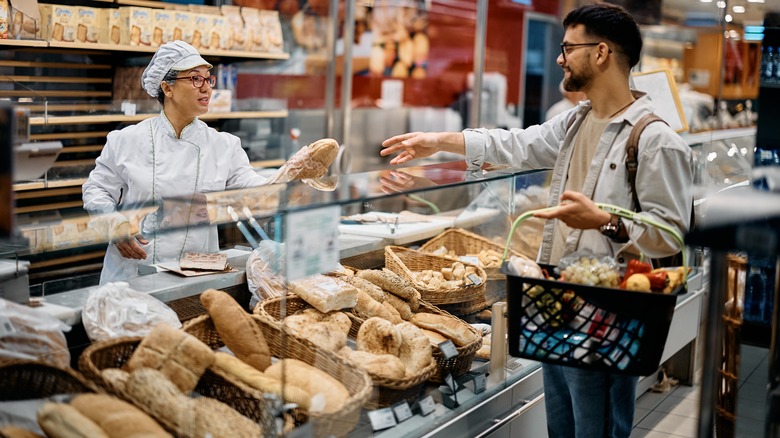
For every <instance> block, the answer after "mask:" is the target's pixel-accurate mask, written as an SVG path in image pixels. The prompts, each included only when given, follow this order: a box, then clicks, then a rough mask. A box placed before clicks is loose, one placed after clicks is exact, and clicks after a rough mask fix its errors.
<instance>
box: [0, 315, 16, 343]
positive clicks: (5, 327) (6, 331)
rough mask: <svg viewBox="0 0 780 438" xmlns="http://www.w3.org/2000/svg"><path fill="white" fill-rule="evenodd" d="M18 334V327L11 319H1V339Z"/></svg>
mask: <svg viewBox="0 0 780 438" xmlns="http://www.w3.org/2000/svg"><path fill="white" fill-rule="evenodd" d="M15 332H16V327H14V325H13V324H12V323H11V318H7V317H4V316H2V317H0V338H2V337H4V336H7V335H11V334H13V333H15Z"/></svg>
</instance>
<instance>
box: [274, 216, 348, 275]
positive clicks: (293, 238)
mask: <svg viewBox="0 0 780 438" xmlns="http://www.w3.org/2000/svg"><path fill="white" fill-rule="evenodd" d="M340 220H341V208H340V207H338V206H329V207H323V208H317V209H314V210H306V211H301V212H295V213H288V214H287V216H286V217H285V222H286V227H285V230H287V232H286V237H285V239H286V241H285V243H286V244H287V253H286V258H287V260H286V262H287V265H286V266H287V281H293V280H298V279H301V278H305V277H309V276H312V275H315V274H319V273H322V272H330V271H332V270H334V269H336V266H338V262H339V247H338V237H339V229H338V226H339V221H340Z"/></svg>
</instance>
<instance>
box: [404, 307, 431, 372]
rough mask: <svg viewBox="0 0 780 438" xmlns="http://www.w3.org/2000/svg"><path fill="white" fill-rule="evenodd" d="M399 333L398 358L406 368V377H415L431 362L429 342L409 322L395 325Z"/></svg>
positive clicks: (418, 329) (419, 330)
mask: <svg viewBox="0 0 780 438" xmlns="http://www.w3.org/2000/svg"><path fill="white" fill-rule="evenodd" d="M396 328H397V329H398V330H399V331H400V332H401V338H402V341H401V347H400V348H399V350H398V358H399V359H401V362H403V364H404V365H405V366H406V376H407V377H410V376H415V375H417V374H419V373H420V372H421V371H422V370H424V369H425V368H427V367H428V366H430V364H431V362H433V352H432V351H431V342H430V341H429V340H428V337H427V336H425V334H424V333H423V332H422V330H421V329H420V328H418V327H417V326H416V325H414V324H412V323H410V322H406V321H404V322H402V323H400V324H396Z"/></svg>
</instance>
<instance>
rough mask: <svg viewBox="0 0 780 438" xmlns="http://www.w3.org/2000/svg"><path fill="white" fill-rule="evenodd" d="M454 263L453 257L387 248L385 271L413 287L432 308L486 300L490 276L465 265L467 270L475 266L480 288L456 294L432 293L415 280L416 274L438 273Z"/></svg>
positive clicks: (470, 287)
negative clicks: (386, 269)
mask: <svg viewBox="0 0 780 438" xmlns="http://www.w3.org/2000/svg"><path fill="white" fill-rule="evenodd" d="M452 263H453V259H451V258H449V257H441V256H435V255H432V254H428V253H426V252H423V251H418V250H414V249H408V248H404V247H402V246H392V245H388V246H385V267H386V268H388V269H390V270H391V271H393V272H395V273H396V274H398V275H399V276H400V277H401V278H403V279H404V280H406V281H407V282H409V284H411V285H413V286H414V288H415V289H417V290H419V291H420V296H421V297H422V299H423V300H424V301H427V302H429V303H431V304H434V305H436V304H453V303H463V302H467V301H474V300H476V299H478V298H482V299H484V298H485V283H486V281H487V275H486V274H485V270H484V269H482V268H480V267H479V266H475V265H472V264H470V263H464V265H467V266H474V267H475V268H476V270H477V275H478V276H479V278H480V280H482V281H481V282H480V284H479V285H473V284H472V285H468V286H463V287H460V288H457V289H453V290H440V289H429V288H425V287H421V286H420V285H419V284H417V283H416V282H415V280H414V275H413V274H412V271H423V270H426V269H431V270H434V271H438V270H441V269H442V268H449V267H451V266H452Z"/></svg>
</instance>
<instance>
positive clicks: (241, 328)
mask: <svg viewBox="0 0 780 438" xmlns="http://www.w3.org/2000/svg"><path fill="white" fill-rule="evenodd" d="M200 301H201V303H203V306H204V307H206V309H207V310H208V312H209V315H210V316H211V319H212V320H213V321H214V327H216V329H217V332H219V336H220V337H221V338H222V341H223V342H224V343H225V345H226V346H227V347H228V348H229V349H230V351H232V352H233V354H235V355H236V357H238V358H239V359H241V360H242V361H244V362H246V363H248V364H249V365H251V366H253V367H255V368H257V369H258V370H260V371H263V370H264V369H266V368H268V366H269V365H271V350H270V349H269V348H268V344H267V343H266V340H265V336H263V332H262V331H261V329H260V327H259V326H258V325H257V322H256V321H255V319H254V318H253V317H252V315H250V314H248V313H247V312H245V311H244V309H242V308H241V305H239V304H238V303H237V302H236V300H234V299H233V297H231V296H230V295H228V294H227V293H225V292H222V291H218V290H215V289H209V290H207V291H205V292H203V293H202V294H201V295H200Z"/></svg>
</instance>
